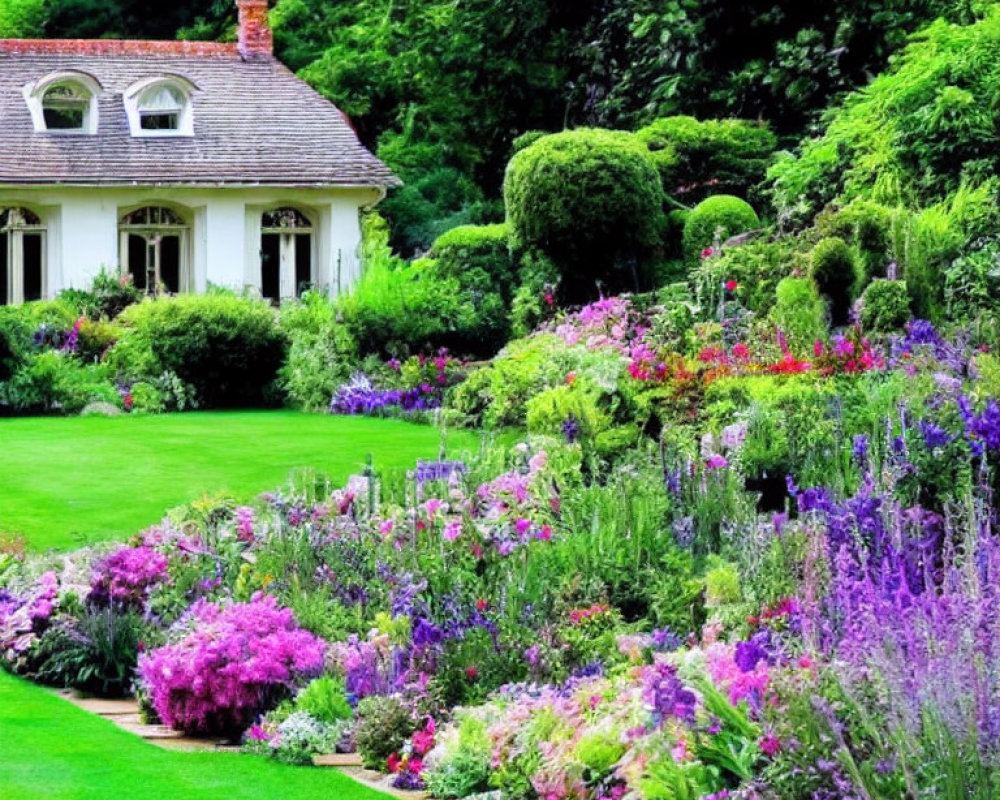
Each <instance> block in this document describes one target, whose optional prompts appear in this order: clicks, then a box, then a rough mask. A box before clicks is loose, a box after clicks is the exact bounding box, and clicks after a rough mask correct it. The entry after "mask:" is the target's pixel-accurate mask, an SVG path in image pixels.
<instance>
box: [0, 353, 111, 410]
mask: <svg viewBox="0 0 1000 800" xmlns="http://www.w3.org/2000/svg"><path fill="white" fill-rule="evenodd" d="M111 377H112V373H111V371H110V370H109V369H108V368H107V367H106V366H105V365H95V364H81V363H80V362H79V361H78V360H77V359H75V358H73V357H72V356H71V355H69V354H68V353H64V352H61V351H58V350H47V351H44V352H41V353H38V354H37V355H34V356H32V357H30V358H29V359H28V360H27V362H26V363H25V364H24V366H22V367H21V368H20V369H18V370H17V371H16V372H15V373H14V374H13V375H12V376H11V378H10V380H8V381H5V382H4V383H2V384H0V405H6V406H9V407H10V408H11V409H12V410H14V411H16V412H20V413H40V414H50V413H62V414H77V413H79V412H80V411H82V410H83V408H84V407H85V406H87V405H88V404H89V403H111V404H113V405H116V406H119V407H120V406H121V398H120V397H119V395H118V391H117V389H115V387H114V386H113V385H112V383H111Z"/></svg>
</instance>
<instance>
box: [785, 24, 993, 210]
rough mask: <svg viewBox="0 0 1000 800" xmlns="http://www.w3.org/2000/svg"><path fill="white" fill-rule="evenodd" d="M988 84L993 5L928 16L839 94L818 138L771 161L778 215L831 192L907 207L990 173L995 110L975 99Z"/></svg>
mask: <svg viewBox="0 0 1000 800" xmlns="http://www.w3.org/2000/svg"><path fill="white" fill-rule="evenodd" d="M998 82H1000V12H998V11H997V10H996V9H995V8H994V9H992V10H991V11H990V13H988V14H987V15H986V18H985V19H983V20H982V21H980V22H977V23H975V24H973V25H968V26H960V25H949V24H947V23H945V22H943V21H938V22H936V23H934V24H933V25H931V26H930V27H928V28H927V29H925V30H924V31H923V32H921V33H920V34H919V35H917V36H916V37H914V41H913V43H912V44H910V45H909V46H908V47H907V48H906V49H905V50H904V51H903V53H902V54H901V55H900V56H899V57H898V58H897V59H896V60H895V61H894V63H893V66H892V68H891V69H890V70H889V71H888V72H886V73H885V74H883V75H882V76H880V77H879V78H877V79H876V80H874V81H873V82H872V83H870V84H869V85H868V86H866V87H865V88H864V90H863V91H859V92H857V93H855V94H853V95H851V96H849V97H848V98H847V99H846V100H845V101H844V102H843V104H842V105H841V107H840V108H839V110H838V111H837V112H836V113H835V114H834V115H833V116H832V117H831V121H830V124H829V126H828V127H827V129H826V132H825V133H824V135H823V136H822V137H819V138H816V139H811V140H808V141H807V142H806V143H805V144H804V145H803V147H802V148H801V151H800V155H799V156H798V157H797V158H785V159H782V160H780V161H779V162H777V163H776V164H775V165H774V166H773V167H772V168H771V170H770V173H769V177H770V179H771V180H772V181H773V184H774V193H775V202H776V205H777V206H778V208H779V213H788V214H796V213H797V214H798V215H799V216H804V217H808V216H810V215H812V214H815V213H816V211H818V210H819V209H820V208H822V207H823V206H825V205H826V204H827V203H829V202H830V201H831V200H833V199H835V198H838V197H839V198H840V199H842V200H845V201H849V200H853V199H855V198H863V199H870V200H874V201H875V202H877V203H882V204H886V205H897V204H902V205H905V206H908V207H910V208H912V207H915V206H918V205H925V204H931V203H936V202H940V201H941V200H943V199H945V197H947V196H948V195H949V194H950V193H952V192H954V191H956V190H957V189H958V187H959V185H960V184H961V183H962V181H963V180H964V179H965V178H967V177H968V178H971V179H972V180H973V181H975V182H978V181H981V180H982V178H983V177H984V176H986V175H995V174H997V172H998V167H1000V161H998V159H1000V155H998V154H1000V149H998V148H997V146H996V143H997V130H998V125H997V117H998V112H997V108H996V107H995V106H994V105H991V104H990V103H985V102H983V101H982V98H984V97H989V96H991V92H992V91H993V89H994V87H995V86H996V85H997V84H998Z"/></svg>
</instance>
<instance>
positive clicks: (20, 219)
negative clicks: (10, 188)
mask: <svg viewBox="0 0 1000 800" xmlns="http://www.w3.org/2000/svg"><path fill="white" fill-rule="evenodd" d="M45 291H46V275H45V226H44V225H43V224H42V220H41V219H40V218H39V216H38V215H37V214H36V213H35V212H33V211H30V210H28V209H27V208H7V209H0V303H3V304H7V303H23V302H26V301H28V300H41V299H42V298H43V297H45Z"/></svg>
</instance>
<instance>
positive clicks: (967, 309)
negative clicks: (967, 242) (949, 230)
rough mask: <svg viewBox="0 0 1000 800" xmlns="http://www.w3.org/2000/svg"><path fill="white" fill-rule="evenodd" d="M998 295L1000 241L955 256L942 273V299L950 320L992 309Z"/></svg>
mask: <svg viewBox="0 0 1000 800" xmlns="http://www.w3.org/2000/svg"><path fill="white" fill-rule="evenodd" d="M998 295H1000V243H998V242H996V241H990V242H989V243H988V244H986V246H984V247H982V248H981V249H979V250H975V251H973V252H970V253H966V254H965V255H963V256H961V257H960V258H956V259H955V260H954V261H952V262H951V265H950V266H949V267H948V268H947V269H946V270H945V273H944V301H945V308H946V310H947V312H948V316H949V317H950V318H951V319H953V320H962V321H964V320H971V319H973V318H974V317H975V316H976V315H977V314H978V313H980V312H982V311H987V310H990V309H995V308H996V307H997V297H998Z"/></svg>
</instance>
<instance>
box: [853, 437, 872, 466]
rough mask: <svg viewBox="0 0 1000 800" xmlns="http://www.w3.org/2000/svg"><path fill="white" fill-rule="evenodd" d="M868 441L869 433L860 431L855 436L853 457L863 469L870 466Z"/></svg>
mask: <svg viewBox="0 0 1000 800" xmlns="http://www.w3.org/2000/svg"><path fill="white" fill-rule="evenodd" d="M868 442H869V438H868V434H866V433H859V434H858V435H857V436H855V437H854V444H853V446H852V448H851V457H852V458H853V459H854V463H855V464H857V465H858V467H860V468H861V469H865V468H866V467H867V466H868Z"/></svg>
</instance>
